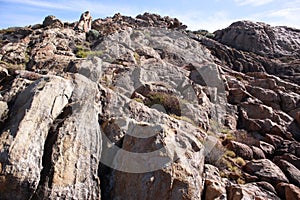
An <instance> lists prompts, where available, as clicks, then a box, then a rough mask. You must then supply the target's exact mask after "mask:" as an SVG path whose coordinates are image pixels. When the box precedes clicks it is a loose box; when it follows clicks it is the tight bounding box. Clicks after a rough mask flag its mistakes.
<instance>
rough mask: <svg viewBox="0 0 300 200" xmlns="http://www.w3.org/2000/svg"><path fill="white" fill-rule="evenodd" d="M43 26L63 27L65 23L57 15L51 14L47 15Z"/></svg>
mask: <svg viewBox="0 0 300 200" xmlns="http://www.w3.org/2000/svg"><path fill="white" fill-rule="evenodd" d="M43 26H44V27H50V28H63V27H64V24H63V23H62V22H61V21H60V20H59V19H57V18H56V17H55V16H53V15H49V16H47V17H45V19H44V21H43Z"/></svg>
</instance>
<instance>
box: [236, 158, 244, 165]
mask: <svg viewBox="0 0 300 200" xmlns="http://www.w3.org/2000/svg"><path fill="white" fill-rule="evenodd" d="M234 162H235V163H236V164H238V165H239V166H244V165H246V162H245V160H244V159H243V158H241V157H237V158H235V159H234Z"/></svg>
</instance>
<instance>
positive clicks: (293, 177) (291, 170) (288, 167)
mask: <svg viewBox="0 0 300 200" xmlns="http://www.w3.org/2000/svg"><path fill="white" fill-rule="evenodd" d="M276 164H277V165H278V166H279V167H280V169H281V170H282V171H283V172H284V173H285V175H286V177H287V178H288V179H289V181H290V183H292V184H294V185H296V186H298V187H300V170H299V169H297V167H295V166H294V165H292V164H291V163H289V162H288V161H286V160H279V161H277V162H276Z"/></svg>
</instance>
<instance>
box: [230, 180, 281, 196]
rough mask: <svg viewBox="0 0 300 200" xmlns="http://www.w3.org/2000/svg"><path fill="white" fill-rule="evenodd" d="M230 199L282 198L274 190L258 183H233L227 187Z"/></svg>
mask: <svg viewBox="0 0 300 200" xmlns="http://www.w3.org/2000/svg"><path fill="white" fill-rule="evenodd" d="M227 194H228V198H227V199H228V200H242V199H261V200H263V199H278V200H279V199H280V198H279V197H277V195H276V194H274V193H273V192H271V191H269V190H267V189H264V188H262V187H260V186H259V185H258V184H257V183H247V184H245V185H231V186H229V187H228V188H227Z"/></svg>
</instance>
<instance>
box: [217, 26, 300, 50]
mask: <svg viewBox="0 0 300 200" xmlns="http://www.w3.org/2000/svg"><path fill="white" fill-rule="evenodd" d="M215 35H216V36H215V37H216V39H217V40H218V41H220V42H222V43H224V44H227V45H229V46H232V47H235V48H237V49H241V50H246V51H252V52H254V53H258V54H261V55H278V56H280V55H294V54H295V53H294V51H293V49H299V46H300V42H299V37H300V36H299V34H298V31H297V30H296V29H291V28H287V27H271V26H270V25H267V24H264V23H260V22H258V23H254V22H250V21H239V22H235V23H233V24H231V25H230V26H229V27H228V28H226V29H223V30H220V31H216V32H215ZM291 38H293V39H291ZM292 41H298V42H292Z"/></svg>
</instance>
